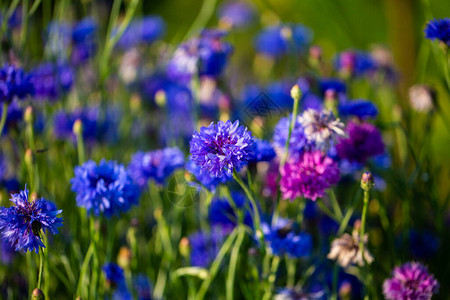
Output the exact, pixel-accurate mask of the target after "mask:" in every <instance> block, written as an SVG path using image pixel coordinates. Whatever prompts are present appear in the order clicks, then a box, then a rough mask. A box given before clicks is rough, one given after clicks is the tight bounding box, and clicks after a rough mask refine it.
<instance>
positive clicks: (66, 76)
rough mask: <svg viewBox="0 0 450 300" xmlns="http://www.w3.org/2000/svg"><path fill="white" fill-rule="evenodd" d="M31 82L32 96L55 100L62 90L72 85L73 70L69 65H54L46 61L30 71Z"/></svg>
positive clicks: (64, 90)
mask: <svg viewBox="0 0 450 300" xmlns="http://www.w3.org/2000/svg"><path fill="white" fill-rule="evenodd" d="M31 74H32V78H31V82H32V83H33V87H34V96H35V97H36V98H37V99H49V100H53V101H54V100H57V99H58V97H59V96H60V95H61V93H63V92H67V91H69V90H70V88H71V87H72V83H73V77H74V75H73V72H72V69H71V68H70V67H69V66H66V65H59V66H54V65H53V64H51V63H46V64H42V65H40V66H38V67H37V68H36V69H34V70H33V71H32V72H31Z"/></svg>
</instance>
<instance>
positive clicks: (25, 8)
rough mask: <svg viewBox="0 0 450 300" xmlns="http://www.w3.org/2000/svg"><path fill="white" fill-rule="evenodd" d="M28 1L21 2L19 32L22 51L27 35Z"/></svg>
mask: <svg viewBox="0 0 450 300" xmlns="http://www.w3.org/2000/svg"><path fill="white" fill-rule="evenodd" d="M28 1H29V0H23V2H22V18H24V19H23V21H22V28H21V30H20V48H21V49H24V46H25V42H26V40H27V33H28Z"/></svg>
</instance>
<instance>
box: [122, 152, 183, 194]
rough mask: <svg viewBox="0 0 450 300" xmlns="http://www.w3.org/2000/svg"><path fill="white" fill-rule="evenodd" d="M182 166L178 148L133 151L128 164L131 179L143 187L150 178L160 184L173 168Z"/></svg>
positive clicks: (181, 154) (170, 173) (171, 172)
mask: <svg viewBox="0 0 450 300" xmlns="http://www.w3.org/2000/svg"><path fill="white" fill-rule="evenodd" d="M183 166H184V154H183V152H181V150H180V149H178V148H176V147H173V148H165V149H160V150H154V151H150V152H146V153H144V152H137V153H135V154H134V155H133V156H132V158H131V161H130V164H129V165H128V173H129V174H130V176H131V177H132V178H133V181H134V182H135V183H136V184H137V185H138V186H139V188H141V189H144V188H145V187H146V186H147V183H148V181H149V180H150V179H153V180H154V181H155V182H156V183H157V184H159V185H162V184H164V182H165V181H166V180H167V178H169V177H170V176H171V175H172V174H173V172H175V170H177V169H180V168H182V167H183Z"/></svg>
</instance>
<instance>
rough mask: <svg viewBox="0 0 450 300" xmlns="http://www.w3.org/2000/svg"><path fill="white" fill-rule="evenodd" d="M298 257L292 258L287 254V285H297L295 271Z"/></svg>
mask: <svg viewBox="0 0 450 300" xmlns="http://www.w3.org/2000/svg"><path fill="white" fill-rule="evenodd" d="M296 267H297V266H296V259H295V258H290V257H289V256H287V255H286V269H287V282H286V284H287V286H288V287H294V285H295V272H296V269H297V268H296Z"/></svg>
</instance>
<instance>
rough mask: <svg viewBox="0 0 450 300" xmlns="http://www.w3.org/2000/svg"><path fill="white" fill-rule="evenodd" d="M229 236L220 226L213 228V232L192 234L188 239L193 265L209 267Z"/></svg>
mask: <svg viewBox="0 0 450 300" xmlns="http://www.w3.org/2000/svg"><path fill="white" fill-rule="evenodd" d="M227 234H228V233H227V231H226V230H223V229H222V228H220V227H218V226H214V227H212V228H211V232H202V231H198V232H195V233H193V234H191V235H190V236H189V237H188V239H189V246H190V249H191V265H192V266H197V267H204V268H206V267H208V266H209V264H210V263H211V262H212V261H213V260H214V259H215V258H216V256H217V253H219V250H220V247H221V246H222V243H223V241H224V240H225V238H226V236H227Z"/></svg>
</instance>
